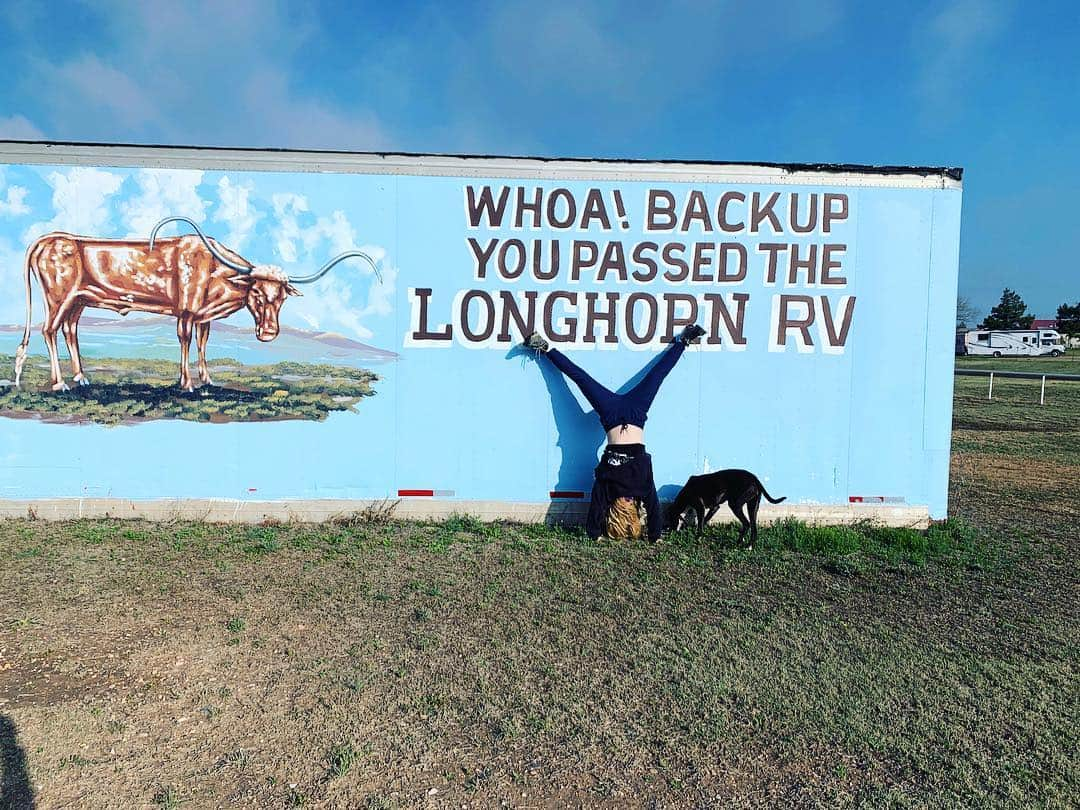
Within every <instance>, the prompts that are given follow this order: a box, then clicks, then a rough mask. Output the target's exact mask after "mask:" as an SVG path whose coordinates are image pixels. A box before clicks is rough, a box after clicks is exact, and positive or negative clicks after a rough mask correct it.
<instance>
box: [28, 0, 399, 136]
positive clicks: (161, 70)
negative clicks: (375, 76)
mask: <svg viewBox="0 0 1080 810" xmlns="http://www.w3.org/2000/svg"><path fill="white" fill-rule="evenodd" d="M91 16H94V15H91ZM318 16H319V12H318V11H317V10H315V9H309V8H307V7H305V6H304V4H290V3H283V2H267V1H266V0H263V1H262V2H260V1H259V0H234V1H233V2H230V3H214V2H210V0H192V1H191V2H186V3H175V2H164V0H146V1H145V2H140V3H137V4H130V7H127V8H125V10H124V12H123V13H108V12H102V13H100V14H99V15H96V18H95V19H94V20H93V24H94V25H95V26H96V28H95V30H94V37H93V39H94V43H92V44H91V45H90V46H89V47H88V48H86V49H83V50H81V51H80V52H78V53H72V52H71V51H70V49H69V50H63V49H53V50H48V51H43V50H41V49H39V48H36V47H33V44H32V43H33V42H34V39H33V38H32V36H31V35H30V34H29V33H24V34H22V35H21V39H22V40H23V43H24V44H23V47H24V49H25V50H26V52H27V58H26V59H25V60H24V61H23V64H22V65H21V71H20V77H19V81H20V82H21V83H22V84H23V85H24V87H25V89H26V90H27V91H29V92H33V93H34V95H35V101H36V103H37V104H39V105H41V108H42V115H43V117H44V118H46V119H47V120H49V121H50V123H51V127H50V136H52V137H56V138H68V139H72V140H83V141H85V140H94V141H121V142H132V141H142V142H154V143H188V144H205V145H228V146H279V147H281V146H284V147H326V148H353V149H375V148H380V147H382V146H385V145H387V143H388V141H389V138H388V136H387V135H386V132H385V128H384V126H383V125H382V122H381V121H380V120H379V118H378V116H377V115H376V114H375V112H374V111H373V110H370V109H369V110H364V109H357V108H356V106H355V105H352V104H346V103H337V102H334V101H331V100H329V99H328V98H325V97H323V98H320V97H319V96H318V94H317V93H313V92H311V91H310V90H307V89H305V88H303V86H302V79H303V78H304V77H305V75H306V73H307V71H309V70H310V66H311V53H312V51H313V50H315V49H317V48H318V47H320V46H321V45H323V44H324V43H322V42H320V37H321V36H322V32H321V31H320V30H319V27H318V24H317V23H316V20H317V18H318Z"/></svg>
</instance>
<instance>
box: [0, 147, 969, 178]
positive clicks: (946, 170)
mask: <svg viewBox="0 0 1080 810" xmlns="http://www.w3.org/2000/svg"><path fill="white" fill-rule="evenodd" d="M5 143H18V144H25V145H30V146H45V147H50V146H79V147H95V146H105V147H108V146H119V147H125V148H134V149H192V150H197V151H198V150H201V151H207V152H262V153H267V154H312V155H356V156H358V157H409V158H423V157H439V158H462V159H465V160H468V159H501V160H538V161H541V162H544V163H558V162H560V161H574V162H576V163H627V164H631V165H640V164H645V163H653V164H659V165H681V166H694V165H699V166H766V167H769V168H773V169H783V170H785V171H789V172H836V173H855V174H879V175H890V174H919V175H923V176H930V175H941V176H944V177H948V178H951V179H953V180H957V181H959V180H962V179H963V175H964V170H963V168H961V167H959V166H871V165H867V164H860V163H775V162H769V161H753V160H675V159H667V158H665V159H652V158H614V157H611V158H602V157H601V158H598V157H540V156H536V155H480V154H465V155H463V154H453V153H446V152H443V153H440V152H352V151H349V150H345V149H285V148H278V147H266V146H261V147H244V146H182V145H177V144H160V143H109V142H101V141H99V142H94V141H26V140H14V139H13V140H3V139H0V144H5Z"/></svg>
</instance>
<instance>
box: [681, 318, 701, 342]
mask: <svg viewBox="0 0 1080 810" xmlns="http://www.w3.org/2000/svg"><path fill="white" fill-rule="evenodd" d="M704 334H705V330H704V329H702V328H701V327H700V326H698V325H697V324H696V323H693V324H690V326H688V327H686V328H685V329H683V331H682V334H681V335H679V340H681V341H682V344H683V345H684V346H690V345H693V344H695V343H701V337H702V335H704Z"/></svg>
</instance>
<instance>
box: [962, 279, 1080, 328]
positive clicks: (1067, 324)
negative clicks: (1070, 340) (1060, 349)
mask: <svg viewBox="0 0 1080 810" xmlns="http://www.w3.org/2000/svg"><path fill="white" fill-rule="evenodd" d="M977 318H978V312H977V311H976V309H975V307H974V306H973V305H972V303H971V301H969V300H968V299H967V298H964V297H963V296H960V297H959V298H957V299H956V328H957V329H970V328H972V327H971V326H970V324H972V323H974V322H975V320H976V319H977ZM1034 321H1035V316H1034V315H1032V314H1031V313H1030V312H1028V311H1027V304H1025V303H1024V299H1023V298H1021V297H1020V294H1019V293H1017V292H1016V291H1014V290H1010V289H1009V288H1008V287H1006V288H1005V290H1004V291H1003V292H1002V293H1001V300H1000V301H999V302H998V303H997V305H996V306H994V307H993V309H991V310H990V314H988V315H987V316H986V317H985V318H983V319H982V321H981V322H980V323H979V324H978V325H977V326H975V327H974V328H976V329H1030V328H1031V324H1032V323H1033V322H1034ZM1057 323H1058V326H1057V330H1058V331H1059V332H1061V333H1062V334H1063V335H1068V336H1069V337H1077V336H1080V301H1077V302H1076V303H1075V304H1062V305H1061V306H1059V307H1058V310H1057Z"/></svg>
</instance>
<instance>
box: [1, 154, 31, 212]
mask: <svg viewBox="0 0 1080 810" xmlns="http://www.w3.org/2000/svg"><path fill="white" fill-rule="evenodd" d="M6 182H7V179H6V178H5V176H4V167H3V166H0V216H4V215H7V216H11V217H17V216H21V215H22V214H29V213H30V207H29V206H28V205H27V204H26V202H25V200H26V194H27V191H26V189H25V188H23V187H22V186H8V188H7V193H6V194H5V193H4V185H5V183H6Z"/></svg>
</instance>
